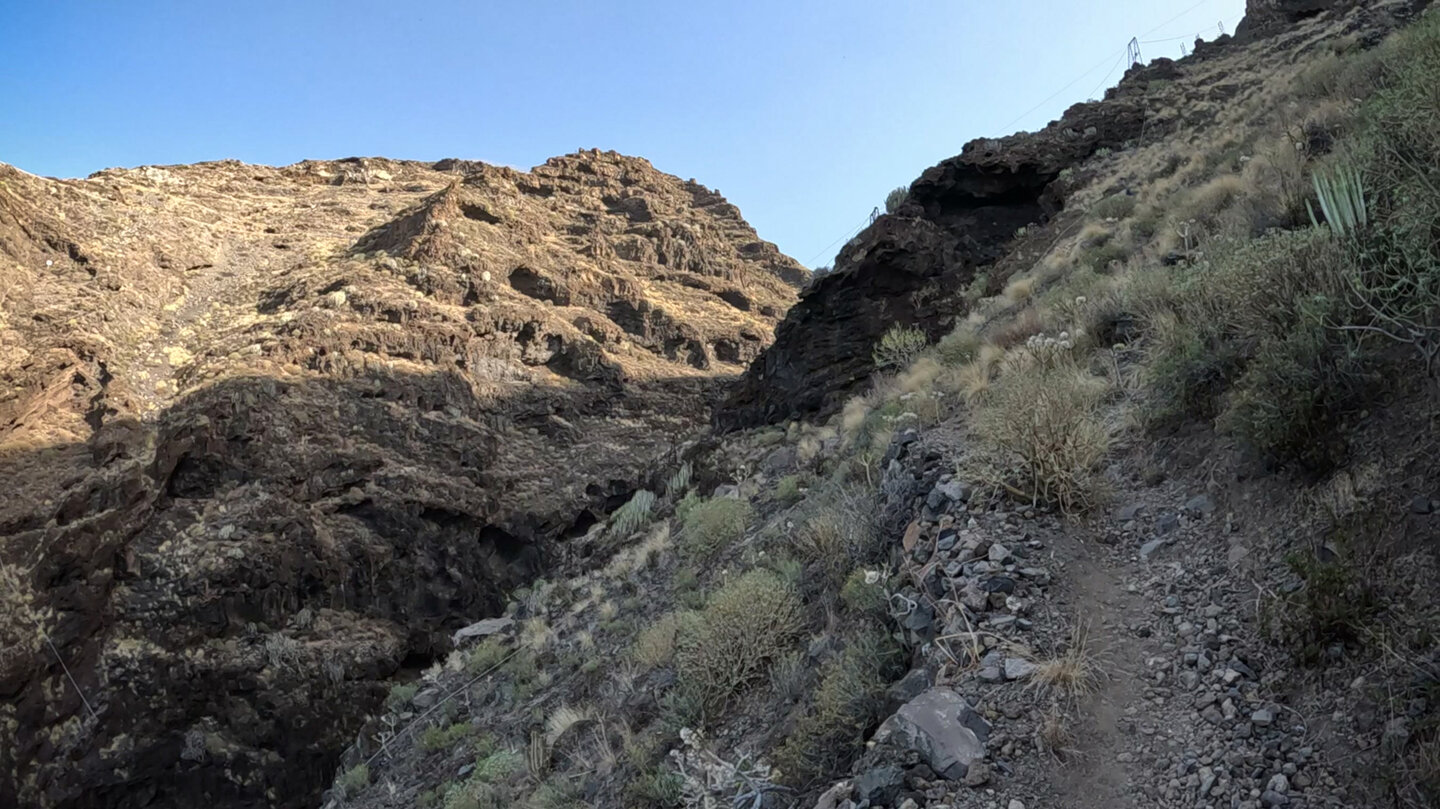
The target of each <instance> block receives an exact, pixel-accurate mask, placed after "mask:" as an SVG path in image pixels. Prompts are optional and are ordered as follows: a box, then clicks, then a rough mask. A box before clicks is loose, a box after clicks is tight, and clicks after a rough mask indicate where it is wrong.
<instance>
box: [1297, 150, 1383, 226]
mask: <svg viewBox="0 0 1440 809" xmlns="http://www.w3.org/2000/svg"><path fill="white" fill-rule="evenodd" d="M1312 179H1313V180H1314V182H1315V196H1316V197H1318V198H1319V200H1320V211H1321V212H1322V213H1324V214H1325V222H1326V224H1328V225H1330V228H1331V229H1332V230H1334V231H1335V232H1336V233H1337V234H1339V235H1341V236H1354V235H1356V234H1357V233H1359V231H1360V230H1362V229H1363V228H1364V227H1365V226H1366V225H1368V224H1369V222H1370V218H1369V211H1368V209H1367V208H1366V207H1365V186H1364V183H1363V181H1362V180H1361V177H1360V172H1359V171H1358V170H1357V169H1355V168H1352V167H1349V166H1341V167H1339V168H1337V169H1336V170H1335V173H1334V175H1329V174H1323V173H1321V172H1316V173H1315V176H1314V177H1313V178H1312ZM1305 208H1306V210H1308V211H1309V212H1310V222H1311V224H1313V225H1315V226H1316V227H1319V226H1320V220H1319V219H1318V218H1317V217H1316V216H1315V208H1314V207H1313V206H1312V205H1311V204H1310V201H1309V200H1306V201H1305Z"/></svg>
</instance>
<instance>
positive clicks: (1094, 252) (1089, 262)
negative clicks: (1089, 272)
mask: <svg viewBox="0 0 1440 809" xmlns="http://www.w3.org/2000/svg"><path fill="white" fill-rule="evenodd" d="M1130 253H1131V248H1130V247H1129V246H1128V245H1125V244H1122V243H1121V242H1119V241H1117V240H1115V239H1109V240H1107V241H1106V242H1105V243H1104V244H1097V245H1094V246H1091V247H1087V248H1085V249H1083V250H1081V251H1080V255H1079V257H1078V259H1077V260H1078V262H1079V263H1080V264H1081V265H1082V266H1086V267H1091V268H1093V269H1095V270H1097V271H1103V270H1107V269H1109V268H1110V262H1112V261H1118V262H1121V263H1124V262H1125V260H1126V259H1128V258H1130Z"/></svg>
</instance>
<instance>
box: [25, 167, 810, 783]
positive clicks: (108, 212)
mask: <svg viewBox="0 0 1440 809" xmlns="http://www.w3.org/2000/svg"><path fill="white" fill-rule="evenodd" d="M805 275H806V273H805V271H804V269H803V268H801V267H800V266H799V265H797V264H796V263H795V262H794V261H792V260H790V259H789V258H787V257H785V256H783V255H781V254H780V253H779V252H778V251H777V250H776V249H775V247H774V246H773V245H771V244H769V243H767V242H764V241H761V240H760V239H759V238H758V237H757V236H756V234H755V232H754V231H753V230H752V229H751V228H750V227H749V226H748V225H747V224H746V223H745V222H744V220H743V219H742V218H741V217H740V214H739V211H738V210H737V209H736V208H735V207H734V206H732V205H730V204H728V203H727V202H726V201H725V200H724V199H723V198H722V197H720V196H719V195H718V194H716V193H715V192H713V191H710V190H708V189H706V188H704V187H703V186H700V185H698V184H696V183H694V182H683V181H681V180H679V179H677V178H675V177H671V176H668V175H665V174H663V173H661V172H658V171H656V170H655V169H654V168H652V167H651V166H650V165H649V164H648V163H647V162H646V161H644V160H639V159H634V158H628V157H623V156H620V155H616V154H614V153H599V152H585V153H581V154H576V155H570V156H566V157H561V158H554V159H552V160H550V161H548V162H547V163H546V164H545V165H543V166H540V167H537V168H536V169H534V170H533V171H531V172H519V171H514V170H511V169H507V168H500V167H495V166H488V165H484V164H479V163H468V162H462V161H442V162H440V163H437V164H433V165H432V164H421V163H413V162H399V161H389V160H371V159H364V160H361V159H352V160H344V161H335V162H306V163H301V164H297V165H294V166H288V167H284V168H270V167H264V166H250V165H244V164H240V163H235V162H224V163H215V164H202V165H196V166H174V167H164V168H156V167H146V168H142V169H135V170H111V171H105V172H101V173H99V174H96V175H94V176H92V177H91V178H89V179H86V180H78V181H56V180H47V179H42V178H38V177H35V176H32V175H28V174H25V173H24V172H20V171H17V170H15V169H11V168H9V167H4V166H0V482H3V486H4V489H5V492H6V494H5V496H4V497H3V498H0V574H3V576H0V578H3V585H4V588H5V593H4V594H3V595H0V646H3V647H4V653H3V654H0V735H3V736H4V737H5V738H6V739H7V743H6V744H5V745H4V746H3V748H0V804H3V805H7V806H10V805H15V806H67V807H81V806H110V807H117V806H118V807H138V806H163V805H201V804H203V803H208V804H212V805H218V806H301V805H307V804H309V803H313V801H314V800H315V799H316V797H317V796H318V794H319V791H320V790H321V788H322V787H323V786H324V785H325V784H326V783H327V782H328V779H329V777H330V775H331V774H332V772H333V768H334V764H335V760H336V756H337V755H338V753H339V751H340V750H341V749H342V748H343V747H344V745H345V744H346V743H347V742H348V741H350V740H351V739H352V738H353V735H354V733H355V731H356V729H357V728H358V726H359V723H360V722H361V721H362V720H363V718H364V715H365V714H366V712H367V711H368V710H370V709H371V708H373V707H374V706H375V705H377V704H378V702H379V700H380V699H381V698H382V697H383V695H384V693H385V691H386V689H387V687H388V683H387V682H386V680H387V678H390V677H391V676H393V675H395V674H396V673H397V672H400V671H402V670H404V669H407V668H414V667H418V666H422V665H425V664H428V663H429V662H430V661H431V660H432V659H434V657H435V656H437V655H439V654H442V653H444V652H445V651H447V650H448V645H449V641H448V636H449V633H450V632H451V631H453V630H454V629H455V628H456V627H457V626H460V625H463V624H465V623H467V622H469V621H473V620H476V619H478V618H481V617H485V616H486V615H489V614H492V613H493V612H494V610H495V609H496V608H497V607H499V606H500V605H501V604H502V603H503V594H504V593H505V592H506V591H507V590H508V589H510V588H512V587H514V586H517V585H519V584H522V583H525V582H527V581H529V580H530V579H531V578H532V577H533V576H535V575H536V574H537V572H538V571H539V570H540V569H541V568H542V566H543V565H545V564H547V563H548V562H549V561H550V560H552V559H554V558H555V557H557V556H558V555H561V554H585V553H589V552H591V550H592V548H591V547H590V545H589V544H587V541H585V540H584V539H582V538H581V537H582V535H584V534H585V531H586V529H587V528H588V527H589V526H590V525H591V524H592V523H594V522H595V521H596V520H597V518H599V517H601V516H603V514H604V513H606V512H608V511H609V510H610V509H613V508H614V507H616V506H617V505H618V504H619V503H621V502H624V500H625V499H626V498H627V497H628V495H629V494H630V492H631V491H632V490H633V489H634V487H635V486H636V485H637V481H640V480H642V479H643V478H644V477H645V475H646V474H648V473H650V472H651V469H652V467H651V464H652V463H653V461H654V459H655V458H656V456H658V455H660V454H661V453H663V452H665V451H667V450H668V449H669V448H670V447H671V446H672V445H673V444H674V443H675V442H677V441H678V440H680V439H682V438H683V437H684V436H686V435H687V434H689V433H691V432H692V431H694V430H695V429H696V428H698V427H700V426H702V425H703V424H704V422H705V420H706V413H707V410H708V407H707V403H708V401H709V397H710V396H712V395H713V393H714V386H715V384H716V380H717V378H718V377H719V376H721V375H725V374H734V373H738V372H739V371H740V369H741V367H742V364H743V363H746V362H748V361H749V360H751V359H752V358H753V357H755V356H756V355H757V354H758V353H759V351H760V350H761V349H762V348H763V347H764V346H765V345H766V344H767V343H768V341H769V339H770V334H771V332H772V329H773V326H774V324H775V321H776V319H777V318H778V317H779V316H780V315H781V314H783V312H784V311H785V310H786V309H787V308H788V307H789V305H790V304H791V302H792V301H793V300H794V296H795V289H796V287H797V286H798V284H799V283H800V281H801V280H802V279H803V278H804V277H805Z"/></svg>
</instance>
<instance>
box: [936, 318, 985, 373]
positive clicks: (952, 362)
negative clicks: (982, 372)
mask: <svg viewBox="0 0 1440 809" xmlns="http://www.w3.org/2000/svg"><path fill="white" fill-rule="evenodd" d="M984 344H985V340H984V339H983V338H982V337H981V336H980V335H979V334H978V333H976V332H975V330H974V329H971V328H969V327H966V326H959V327H957V328H956V329H955V331H952V332H950V333H949V334H947V335H945V336H944V337H941V338H940V342H938V343H936V344H935V353H936V354H937V355H939V357H940V361H941V362H943V363H945V364H946V365H949V366H951V367H952V368H959V367H960V366H962V365H964V364H965V363H967V362H970V361H972V360H974V359H975V357H976V356H977V355H978V354H979V353H980V346H982V345H984Z"/></svg>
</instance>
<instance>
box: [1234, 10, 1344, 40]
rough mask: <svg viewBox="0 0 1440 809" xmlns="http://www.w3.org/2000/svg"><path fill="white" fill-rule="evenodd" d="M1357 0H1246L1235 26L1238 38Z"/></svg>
mask: <svg viewBox="0 0 1440 809" xmlns="http://www.w3.org/2000/svg"><path fill="white" fill-rule="evenodd" d="M1356 2H1357V0H1246V2H1245V18H1244V19H1243V20H1241V21H1240V25H1239V26H1237V27H1236V29H1235V38H1236V39H1239V40H1241V41H1242V42H1243V41H1247V40H1251V39H1254V38H1257V37H1262V36H1265V35H1267V34H1273V33H1276V32H1277V31H1283V30H1285V29H1286V28H1288V27H1289V26H1291V25H1294V24H1295V23H1297V22H1300V21H1301V20H1304V19H1308V18H1310V17H1314V16H1315V15H1317V14H1320V13H1321V12H1324V11H1328V10H1330V9H1332V8H1337V7H1340V6H1353V5H1355V3H1356Z"/></svg>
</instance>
